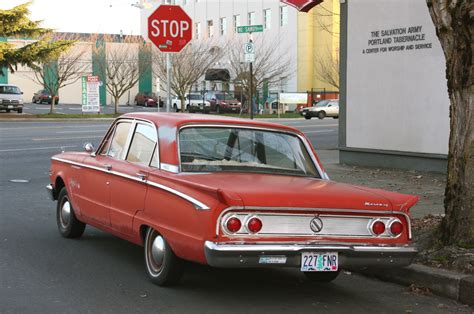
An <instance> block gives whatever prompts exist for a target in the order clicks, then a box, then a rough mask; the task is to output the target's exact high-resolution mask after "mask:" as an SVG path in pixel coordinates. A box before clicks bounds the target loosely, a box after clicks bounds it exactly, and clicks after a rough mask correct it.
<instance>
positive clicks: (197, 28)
mask: <svg viewBox="0 0 474 314" xmlns="http://www.w3.org/2000/svg"><path fill="white" fill-rule="evenodd" d="M194 36H196V39H199V37H201V23H199V22H197V23H196V24H195V33H194Z"/></svg>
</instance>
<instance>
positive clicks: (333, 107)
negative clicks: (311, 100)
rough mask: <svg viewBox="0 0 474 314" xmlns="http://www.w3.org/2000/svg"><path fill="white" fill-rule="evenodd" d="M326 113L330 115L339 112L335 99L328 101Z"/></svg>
mask: <svg viewBox="0 0 474 314" xmlns="http://www.w3.org/2000/svg"><path fill="white" fill-rule="evenodd" d="M327 114H328V115H332V116H333V115H338V114H339V103H338V102H337V101H330V102H329V103H328V105H327Z"/></svg>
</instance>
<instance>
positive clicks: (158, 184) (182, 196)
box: [51, 157, 210, 210]
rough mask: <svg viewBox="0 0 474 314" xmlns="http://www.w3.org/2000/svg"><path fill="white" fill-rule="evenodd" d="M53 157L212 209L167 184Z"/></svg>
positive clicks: (202, 208) (196, 206)
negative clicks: (145, 185)
mask: <svg viewBox="0 0 474 314" xmlns="http://www.w3.org/2000/svg"><path fill="white" fill-rule="evenodd" d="M51 159H52V160H56V161H59V162H64V163H67V164H71V165H76V166H80V167H84V168H89V169H92V170H97V171H100V172H105V173H109V174H112V175H116V176H119V177H123V178H126V179H129V180H133V181H136V182H140V183H144V184H147V185H149V186H153V187H156V188H159V189H161V190H164V191H167V192H169V193H172V194H174V195H176V196H179V197H181V198H182V199H185V200H186V201H188V202H190V203H192V204H193V205H194V207H195V208H196V209H199V210H209V209H210V207H209V206H207V205H206V204H204V203H202V202H200V201H198V200H197V199H195V198H193V197H191V196H189V195H187V194H185V193H182V192H180V191H178V190H175V189H173V188H170V187H168V186H166V185H163V184H160V183H156V182H153V181H149V180H146V181H143V180H142V179H140V178H138V177H134V176H130V175H128V174H125V173H121V172H117V171H108V170H106V169H102V168H99V167H95V166H89V165H86V164H82V163H78V162H74V161H70V160H66V159H62V158H57V157H52V158H51Z"/></svg>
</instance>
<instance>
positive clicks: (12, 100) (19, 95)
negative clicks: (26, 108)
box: [0, 84, 23, 113]
mask: <svg viewBox="0 0 474 314" xmlns="http://www.w3.org/2000/svg"><path fill="white" fill-rule="evenodd" d="M0 110H6V111H7V112H10V111H16V112H18V113H22V112H23V92H22V91H21V90H20V89H19V88H18V87H17V86H15V85H9V84H0Z"/></svg>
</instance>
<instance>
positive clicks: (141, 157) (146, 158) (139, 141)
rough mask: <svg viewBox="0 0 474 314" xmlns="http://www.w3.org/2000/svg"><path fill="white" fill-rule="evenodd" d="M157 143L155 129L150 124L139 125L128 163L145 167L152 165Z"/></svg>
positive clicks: (134, 135) (128, 156)
mask: <svg viewBox="0 0 474 314" xmlns="http://www.w3.org/2000/svg"><path fill="white" fill-rule="evenodd" d="M156 142H157V136H156V131H155V128H154V127H152V126H151V125H148V124H142V123H139V124H138V125H137V127H136V128H135V132H134V134H133V139H132V143H131V145H130V150H129V152H128V155H127V161H130V162H134V163H138V164H141V165H144V166H148V165H150V162H151V159H152V156H153V152H154V150H155V146H156ZM155 158H156V156H155Z"/></svg>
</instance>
